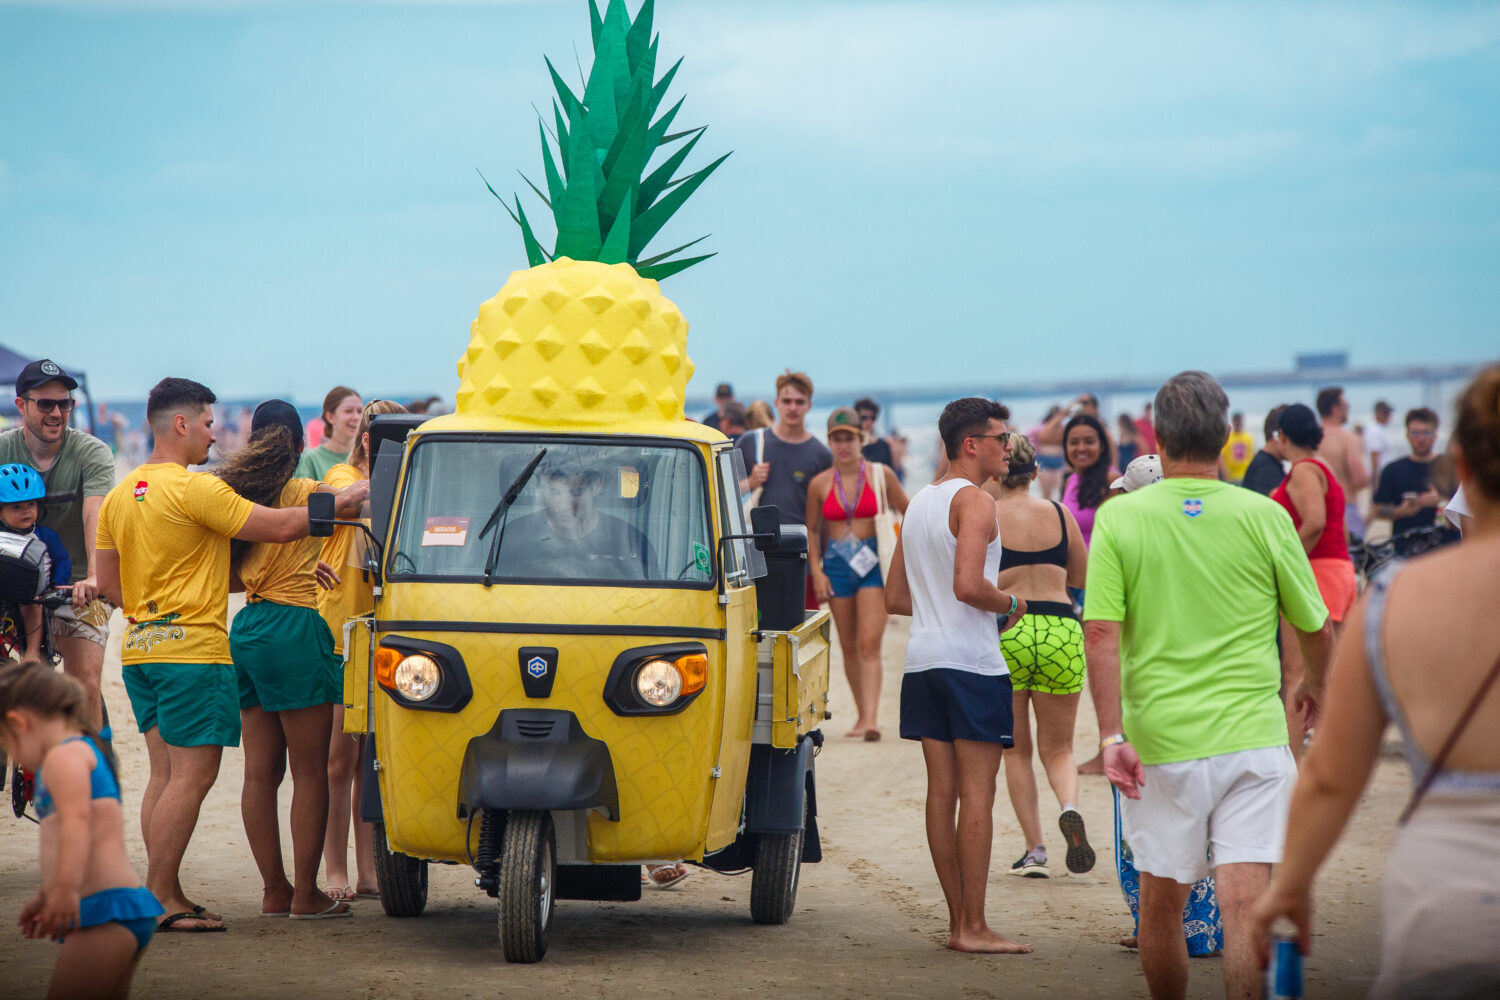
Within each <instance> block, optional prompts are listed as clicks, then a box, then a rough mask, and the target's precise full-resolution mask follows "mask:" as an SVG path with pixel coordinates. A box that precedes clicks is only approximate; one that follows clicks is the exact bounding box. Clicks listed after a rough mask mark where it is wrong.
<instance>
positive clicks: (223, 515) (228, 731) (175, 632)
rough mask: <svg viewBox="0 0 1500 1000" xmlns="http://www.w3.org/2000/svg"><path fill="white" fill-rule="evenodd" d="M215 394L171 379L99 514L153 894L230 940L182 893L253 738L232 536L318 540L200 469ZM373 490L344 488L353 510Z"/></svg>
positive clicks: (301, 510) (302, 515)
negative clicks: (134, 462) (230, 777)
mask: <svg viewBox="0 0 1500 1000" xmlns="http://www.w3.org/2000/svg"><path fill="white" fill-rule="evenodd" d="M213 402H215V396H214V394H213V392H212V391H211V390H210V389H209V388H208V387H207V386H204V385H201V384H199V383H197V382H193V381H191V380H189V379H181V378H167V379H162V380H161V381H160V382H158V383H157V384H156V387H155V388H153V389H152V390H151V394H150V396H149V397H148V399H147V402H146V419H147V421H148V422H149V423H150V425H151V430H152V433H153V434H154V435H155V438H156V447H155V450H153V451H152V453H151V457H150V458H149V459H148V460H147V462H146V464H144V465H141V466H138V467H137V468H135V469H133V470H132V471H131V472H130V473H129V474H128V475H126V476H125V477H124V478H123V479H122V480H121V481H120V483H119V485H118V486H116V487H115V488H114V489H113V490H111V491H110V493H109V495H108V496H106V497H105V499H104V505H103V507H102V509H101V510H100V512H99V529H98V545H97V552H98V556H97V565H98V572H99V589H100V592H101V593H102V594H104V596H105V597H107V598H109V599H110V600H111V601H113V602H114V603H116V604H118V605H119V606H120V607H121V608H122V609H123V610H124V612H125V620H126V629H125V638H124V643H123V649H122V654H121V659H122V660H123V661H124V677H125V690H126V692H127V693H128V694H129V696H130V705H131V708H132V709H133V710H134V711H135V717H136V722H137V724H138V725H139V727H140V730H141V732H142V733H144V734H145V736H146V749H147V752H148V754H149V756H150V762H151V777H150V780H149V782H148V783H147V785H146V791H145V794H144V796H143V801H142V805H141V834H142V836H143V838H144V839H145V841H146V859H147V875H146V887H147V888H148V889H150V890H151V892H152V894H153V895H155V896H156V898H157V901H158V902H160V903H161V904H162V906H163V907H164V908H165V909H166V912H167V914H168V916H166V917H165V918H163V919H162V921H161V923H160V924H159V925H158V929H160V930H163V931H191V932H202V931H222V930H224V929H225V928H224V923H223V920H222V919H221V918H220V917H218V916H217V915H215V914H212V913H209V912H207V911H206V910H204V909H203V908H202V907H199V906H195V905H194V904H193V903H192V902H191V901H190V900H188V898H187V897H186V895H185V894H184V893H183V890H182V885H181V882H180V881H179V871H180V868H181V865H182V857H183V854H184V853H185V852H186V850H187V845H188V841H189V840H190V839H191V837H192V834H193V828H194V826H195V825H196V824H197V821H198V810H199V807H200V806H201V805H202V804H203V798H204V796H205V795H207V794H208V790H209V789H210V788H211V787H213V783H214V780H215V779H216V778H217V777H218V774H219V761H220V758H221V756H222V754H223V749H224V747H226V746H238V745H239V741H240V716H239V686H238V682H237V679H236V676H235V672H234V667H233V665H232V661H231V659H230V653H229V634H228V631H227V629H226V627H225V619H226V617H227V613H228V603H229V540H230V539H231V538H241V539H244V540H246V541H252V542H288V541H293V540H295V539H297V538H302V537H305V536H306V535H307V530H308V525H307V508H306V507H283V508H279V509H273V508H269V507H262V506H260V505H258V504H254V503H251V502H250V501H248V500H245V499H244V498H242V497H240V496H239V495H237V494H236V493H235V492H234V491H233V490H231V489H230V488H229V486H228V485H227V484H225V483H224V482H223V481H221V480H219V479H217V478H215V477H213V476H208V475H203V474H201V473H192V472H189V471H188V470H187V467H188V466H190V465H200V464H202V463H203V462H205V461H206V460H207V459H208V450H209V447H210V446H211V445H212V444H213V443H214V431H213V411H212V410H211V409H210V404H212V403H213ZM368 490H369V485H368V483H364V482H361V483H356V484H354V485H352V486H349V487H347V488H346V489H344V490H341V491H340V492H339V494H338V498H337V507H338V509H339V511H340V512H341V513H352V512H353V511H355V510H356V509H357V508H358V506H359V505H360V503H362V502H363V500H364V498H365V495H366V493H368Z"/></svg>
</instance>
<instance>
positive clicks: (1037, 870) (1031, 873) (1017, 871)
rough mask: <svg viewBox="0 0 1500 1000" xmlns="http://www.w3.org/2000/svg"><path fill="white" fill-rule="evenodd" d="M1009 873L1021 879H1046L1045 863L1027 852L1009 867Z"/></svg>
mask: <svg viewBox="0 0 1500 1000" xmlns="http://www.w3.org/2000/svg"><path fill="white" fill-rule="evenodd" d="M1010 873H1011V874H1012V875H1019V876H1021V877H1022V878H1047V877H1048V875H1047V862H1045V861H1043V860H1041V859H1040V858H1038V857H1037V856H1036V855H1035V854H1033V853H1032V852H1030V851H1027V852H1026V853H1025V854H1023V855H1021V859H1020V860H1019V861H1017V862H1016V863H1015V864H1013V865H1011V866H1010Z"/></svg>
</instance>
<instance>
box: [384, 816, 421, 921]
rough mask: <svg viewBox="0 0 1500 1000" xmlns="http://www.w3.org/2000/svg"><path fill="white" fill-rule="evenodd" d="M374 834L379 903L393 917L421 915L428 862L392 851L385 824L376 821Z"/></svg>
mask: <svg viewBox="0 0 1500 1000" xmlns="http://www.w3.org/2000/svg"><path fill="white" fill-rule="evenodd" d="M371 836H372V837H373V838H374V840H375V880H376V882H378V883H379V885H380V905H381V906H383V907H385V912H386V914H387V915H389V916H392V917H420V916H421V915H422V911H423V910H425V909H427V862H426V861H420V860H418V859H417V858H414V857H411V856H410V855H407V854H401V853H399V852H397V851H393V850H391V848H390V844H389V843H388V842H387V841H386V839H385V824H384V823H376V824H375V829H374V831H373V832H372V834H371Z"/></svg>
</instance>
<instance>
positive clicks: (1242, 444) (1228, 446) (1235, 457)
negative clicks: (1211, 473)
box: [1219, 413, 1255, 486]
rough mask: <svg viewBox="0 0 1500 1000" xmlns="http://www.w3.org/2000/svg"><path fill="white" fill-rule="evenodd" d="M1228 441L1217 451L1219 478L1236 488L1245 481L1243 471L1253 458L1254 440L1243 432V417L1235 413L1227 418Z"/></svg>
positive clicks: (1248, 466)
mask: <svg viewBox="0 0 1500 1000" xmlns="http://www.w3.org/2000/svg"><path fill="white" fill-rule="evenodd" d="M1229 420H1230V431H1229V440H1228V441H1225V442H1224V447H1223V448H1222V449H1220V451H1219V472H1220V475H1219V478H1220V479H1222V480H1224V481H1225V482H1226V483H1234V485H1236V486H1238V485H1240V484H1241V483H1243V482H1244V481H1245V470H1246V469H1248V468H1250V460H1251V459H1253V458H1254V457H1255V438H1253V437H1251V436H1250V432H1249V431H1247V430H1245V415H1244V414H1243V413H1236V414H1235V415H1234V416H1232V417H1230V418H1229Z"/></svg>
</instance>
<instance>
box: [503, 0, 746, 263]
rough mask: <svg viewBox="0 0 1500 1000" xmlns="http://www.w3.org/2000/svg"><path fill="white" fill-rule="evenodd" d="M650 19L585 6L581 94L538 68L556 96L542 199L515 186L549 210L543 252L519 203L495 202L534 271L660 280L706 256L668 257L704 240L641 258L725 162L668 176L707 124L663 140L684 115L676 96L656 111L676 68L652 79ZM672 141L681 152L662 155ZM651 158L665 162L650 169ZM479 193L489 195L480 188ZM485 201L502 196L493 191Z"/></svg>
mask: <svg viewBox="0 0 1500 1000" xmlns="http://www.w3.org/2000/svg"><path fill="white" fill-rule="evenodd" d="M655 13H656V5H655V2H654V0H642V2H641V4H640V6H639V7H638V8H637V10H636V14H635V17H634V18H633V19H632V18H631V16H630V13H629V10H628V9H627V7H626V4H625V0H608V2H607V3H606V5H605V7H604V9H603V11H602V12H601V10H600V6H599V3H598V2H597V0H589V33H590V37H591V39H592V41H593V45H594V61H593V65H592V66H591V67H590V68H589V71H588V74H587V76H586V78H585V79H584V81H583V89H582V92H581V93H579V92H576V91H574V90H573V88H571V87H570V86H568V84H567V83H565V82H564V81H563V79H562V75H561V74H560V73H558V72H557V68H556V66H554V65H553V63H552V61H551V59H545V60H544V61H545V62H546V66H547V73H548V76H549V77H550V78H551V83H552V87H553V89H554V90H555V91H556V97H555V98H554V99H553V102H552V113H553V119H554V122H555V125H556V129H555V134H554V135H553V136H552V137H551V141H550V142H549V137H548V129H547V125H546V122H545V121H544V120H541V119H539V120H538V134H539V135H540V137H541V142H542V166H543V170H544V175H545V180H546V188H545V191H544V190H543V188H542V187H541V186H539V185H537V184H535V183H533V182H532V181H531V179H530V178H528V177H526V175H525V174H522V175H521V179H522V180H523V181H525V183H526V185H527V186H528V187H530V188H531V189H532V191H533V192H535V193H536V195H537V197H538V198H540V199H541V201H542V203H543V204H544V205H546V207H547V208H548V209H549V210H550V211H551V214H552V219H553V222H554V223H555V224H556V226H557V239H556V242H555V244H554V246H553V249H552V251H551V252H550V253H548V252H547V251H546V250H545V249H543V248H542V246H541V244H540V243H539V242H538V241H537V240H536V237H535V234H534V233H533V232H532V230H531V226H530V225H529V223H528V221H527V219H526V216H525V214H524V213H523V212H521V211H520V207H521V206H520V200H519V199H517V200H516V206H515V210H514V211H512V209H511V206H510V204H509V203H507V202H506V201H505V200H504V199H501V204H502V205H504V207H505V210H506V212H507V213H508V214H509V215H510V216H511V218H512V220H514V221H515V223H516V225H517V226H519V227H520V228H521V235H522V239H523V241H524V243H525V245H526V257H527V259H528V260H530V261H531V262H532V266H536V265H537V264H538V263H541V262H543V261H545V260H550V259H554V258H556V257H563V256H566V257H571V258H573V259H574V260H599V261H604V262H606V263H612V264H613V263H627V264H630V265H631V266H633V267H635V268H636V270H637V271H639V272H640V273H641V275H642V276H644V277H650V278H657V279H660V278H664V277H667V276H668V275H671V274H676V273H677V272H678V271H681V270H683V269H684V268H687V267H691V266H692V265H693V264H697V263H699V262H701V261H704V260H707V259H708V258H709V257H712V256H714V254H711V253H710V254H703V255H700V256H695V257H688V258H678V259H670V258H674V257H675V255H676V254H678V253H680V252H681V251H683V250H686V249H688V248H689V247H691V246H694V245H696V244H697V243H699V242H701V241H702V240H703V239H706V237H699V239H697V240H694V241H692V242H691V243H685V244H683V245H682V246H680V247H677V248H676V249H674V250H669V251H667V252H666V253H658V254H655V255H653V256H649V257H648V256H645V252H646V246H647V244H648V243H650V242H651V240H652V239H654V238H655V237H656V235H657V234H658V233H660V232H661V231H662V229H663V227H664V226H665V225H666V223H667V222H668V221H669V220H670V218H671V216H672V215H673V213H675V212H676V211H677V210H678V209H680V208H681V207H682V205H683V203H684V202H686V201H687V199H688V198H689V197H690V196H691V195H692V194H693V193H694V192H695V191H697V189H698V188H699V187H700V186H702V184H703V182H704V181H705V180H707V179H708V178H709V176H710V175H711V174H712V173H713V172H714V171H715V170H716V169H718V167H719V165H720V164H722V163H723V162H724V160H725V159H726V158H727V155H728V154H726V155H725V156H721V157H719V158H718V159H717V160H714V161H713V162H712V163H710V164H709V165H708V166H706V167H704V168H702V169H700V170H696V171H693V172H691V173H688V174H684V175H683V176H680V177H674V175H675V174H676V173H677V172H678V170H680V169H682V167H683V165H684V164H685V163H686V162H687V159H688V157H689V156H690V155H691V153H692V152H693V149H694V147H695V146H696V145H697V144H698V140H699V139H701V138H702V137H703V133H704V129H705V126H698V127H696V128H689V129H680V130H678V131H676V132H669V129H670V128H671V126H672V123H673V121H674V120H675V119H676V117H677V114H678V112H679V111H680V110H681V108H682V104H683V100H682V99H681V98H679V99H678V100H677V102H676V103H675V104H673V105H672V106H671V107H670V108H668V109H667V110H666V111H665V112H663V113H661V114H660V115H658V113H657V112H658V109H659V108H660V107H661V106H662V103H663V101H664V99H665V98H666V95H667V90H668V88H669V87H670V86H671V84H672V81H673V79H674V78H675V77H676V75H677V71H678V69H679V68H680V67H681V66H682V60H681V59H678V60H677V61H676V62H674V63H673V64H672V66H671V67H670V68H668V69H667V71H666V72H665V73H664V74H662V76H661V78H660V79H656V64H657V58H658V54H659V52H660V38H659V36H658V35H656V34H655V33H654V29H653V22H654V20H655ZM580 74H581V71H580ZM581 75H582V74H581ZM683 140H686V141H685V142H683ZM679 142H681V145H680V146H677V148H675V149H672V150H671V151H670V152H668V151H667V150H668V147H671V146H673V145H674V144H677V143H679ZM554 143H555V144H556V147H557V148H556V153H555V155H554V150H553V144H554ZM658 151H661V152H662V156H663V158H662V160H661V162H660V163H659V164H658V165H657V166H656V167H655V168H654V169H653V168H652V167H651V164H652V161H653V160H654V159H656V158H657V153H658ZM480 176H481V177H483V175H482V174H481V175H480ZM485 186H486V187H489V182H488V181H485ZM490 193H491V194H495V197H496V198H499V197H500V196H499V194H497V193H496V192H495V190H494V188H490Z"/></svg>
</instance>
